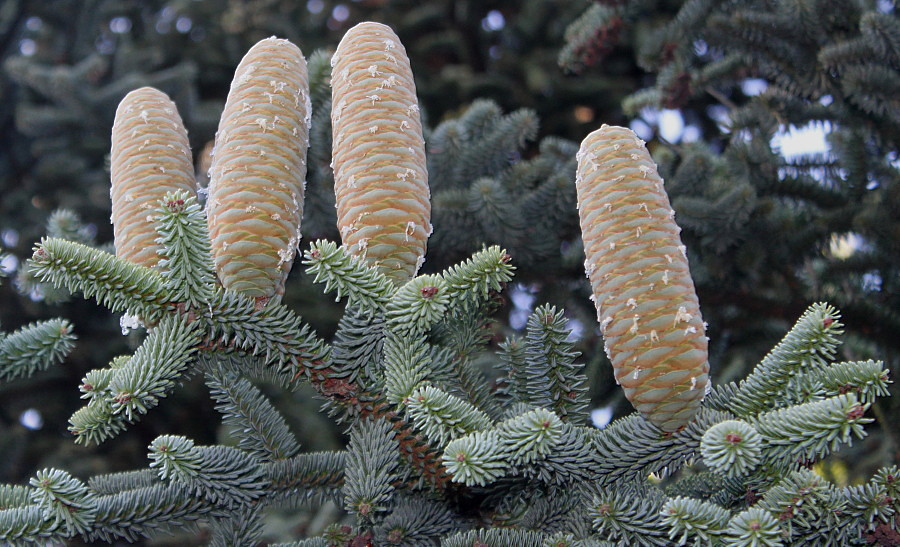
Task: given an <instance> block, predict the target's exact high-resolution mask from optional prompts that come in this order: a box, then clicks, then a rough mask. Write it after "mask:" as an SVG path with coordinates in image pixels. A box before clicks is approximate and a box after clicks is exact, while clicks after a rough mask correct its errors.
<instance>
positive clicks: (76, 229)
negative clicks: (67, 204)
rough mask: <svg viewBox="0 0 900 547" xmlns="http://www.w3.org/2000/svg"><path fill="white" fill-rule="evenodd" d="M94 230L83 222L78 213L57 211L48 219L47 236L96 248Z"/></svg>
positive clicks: (65, 210)
mask: <svg viewBox="0 0 900 547" xmlns="http://www.w3.org/2000/svg"><path fill="white" fill-rule="evenodd" d="M93 232H94V230H93V229H92V227H91V226H88V225H85V224H84V223H83V222H82V221H81V217H79V216H78V213H76V212H74V211H70V210H69V209H56V210H55V211H53V213H51V214H50V218H48V219H47V236H48V237H55V238H59V239H65V240H67V241H72V242H74V243H81V244H82V245H87V246H89V247H93V246H94V233H93Z"/></svg>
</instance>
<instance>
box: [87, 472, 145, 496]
mask: <svg viewBox="0 0 900 547" xmlns="http://www.w3.org/2000/svg"><path fill="white" fill-rule="evenodd" d="M156 484H159V477H158V476H157V474H156V473H154V472H153V470H152V469H139V470H136V471H123V472H119V473H106V474H104V475H95V476H93V477H91V478H90V480H88V488H90V489H91V490H93V491H94V492H96V493H97V494H99V495H101V496H102V495H112V494H118V493H121V492H124V491H125V490H136V489H138V488H149V487H151V486H153V485H156Z"/></svg>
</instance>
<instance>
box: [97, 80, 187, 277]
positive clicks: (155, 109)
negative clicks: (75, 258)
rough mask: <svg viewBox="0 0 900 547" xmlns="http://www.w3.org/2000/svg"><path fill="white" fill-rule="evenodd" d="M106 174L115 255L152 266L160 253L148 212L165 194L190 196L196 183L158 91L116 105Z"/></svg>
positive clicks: (183, 135) (177, 124)
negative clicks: (187, 192)
mask: <svg viewBox="0 0 900 547" xmlns="http://www.w3.org/2000/svg"><path fill="white" fill-rule="evenodd" d="M110 175H111V177H110V178H111V179H112V187H111V189H110V197H111V198H112V223H113V238H114V243H115V247H116V256H118V257H119V258H123V259H125V260H128V261H130V262H133V263H134V264H138V265H141V266H146V267H148V268H152V267H154V266H156V264H157V263H158V262H159V261H160V258H161V257H160V256H159V254H158V251H160V250H161V249H162V246H161V245H159V244H158V243H156V238H157V237H158V235H157V233H156V226H155V222H154V219H153V216H154V215H153V210H154V209H156V208H157V207H159V200H161V199H162V198H163V197H164V196H165V195H166V194H167V193H168V192H174V191H176V190H187V191H189V192H194V186H195V184H196V182H195V179H194V166H193V163H192V162H191V147H190V144H189V143H188V138H187V131H186V130H185V128H184V124H183V123H182V122H181V116H179V115H178V109H177V108H176V107H175V103H173V102H172V100H171V99H169V97H168V96H167V95H166V94H165V93H163V92H162V91H159V90H157V89H153V88H152V87H142V88H140V89H136V90H134V91H132V92H131V93H129V94H128V95H126V96H125V98H124V99H122V102H120V103H119V107H118V108H117V109H116V119H115V122H114V123H113V128H112V152H111V165H110Z"/></svg>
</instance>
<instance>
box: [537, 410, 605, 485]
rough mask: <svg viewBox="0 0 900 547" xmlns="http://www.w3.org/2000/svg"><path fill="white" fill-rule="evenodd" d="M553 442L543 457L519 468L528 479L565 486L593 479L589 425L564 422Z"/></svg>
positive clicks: (592, 453) (594, 471)
mask: <svg viewBox="0 0 900 547" xmlns="http://www.w3.org/2000/svg"><path fill="white" fill-rule="evenodd" d="M561 425H562V428H561V429H562V431H561V433H560V437H559V441H557V442H556V446H555V447H554V448H553V450H551V451H550V452H549V453H548V454H546V455H545V456H544V458H543V459H542V460H539V461H535V462H533V463H530V464H526V465H524V466H520V467H519V470H520V471H521V473H522V475H524V476H525V477H527V478H529V479H533V480H537V481H540V482H542V483H544V484H548V485H556V486H560V487H567V486H569V485H571V484H578V483H583V482H586V481H590V480H593V479H594V478H595V476H596V470H595V469H594V460H593V458H594V448H593V445H592V444H591V437H590V433H589V432H590V431H592V430H589V429H586V428H583V427H577V426H574V425H572V424H570V423H565V422H563V423H562V424H561Z"/></svg>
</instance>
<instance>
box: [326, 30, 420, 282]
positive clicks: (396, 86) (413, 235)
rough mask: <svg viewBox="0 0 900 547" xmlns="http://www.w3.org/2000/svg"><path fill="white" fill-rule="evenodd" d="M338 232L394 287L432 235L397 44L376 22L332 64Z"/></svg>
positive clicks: (415, 110) (415, 265)
mask: <svg viewBox="0 0 900 547" xmlns="http://www.w3.org/2000/svg"><path fill="white" fill-rule="evenodd" d="M331 63H332V70H331V86H332V92H331V96H332V106H331V121H332V126H333V139H332V143H333V146H332V150H333V155H334V163H333V167H334V191H335V196H336V198H337V217H338V228H339V229H340V232H341V239H342V241H343V243H344V246H345V247H346V248H347V249H348V250H349V252H350V253H352V254H355V255H357V256H363V257H365V259H366V260H367V261H368V262H369V264H372V265H374V266H376V267H377V268H379V270H381V271H382V272H383V273H384V274H385V275H387V276H388V277H389V278H391V279H392V280H393V281H394V282H396V283H398V284H402V283H404V282H406V281H408V280H409V279H410V278H412V277H413V276H414V275H415V274H416V272H417V271H418V269H419V267H420V266H421V264H422V262H424V260H425V259H424V257H425V246H426V242H427V240H428V236H429V235H431V222H430V219H431V202H430V194H429V190H428V172H427V170H426V167H425V141H424V139H423V138H422V124H421V122H420V121H419V106H418V102H417V99H416V86H415V82H414V81H413V75H412V70H411V69H410V67H409V59H408V58H407V56H406V50H405V49H404V47H403V44H401V43H400V39H399V38H397V35H396V34H394V31H392V30H391V29H390V28H389V27H386V26H384V25H382V24H379V23H360V24H358V25H356V26H355V27H353V28H351V29H350V30H349V31H347V34H345V35H344V38H343V39H342V40H341V43H340V44H339V45H338V48H337V51H336V52H335V54H334V57H333V58H332V61H331Z"/></svg>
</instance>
